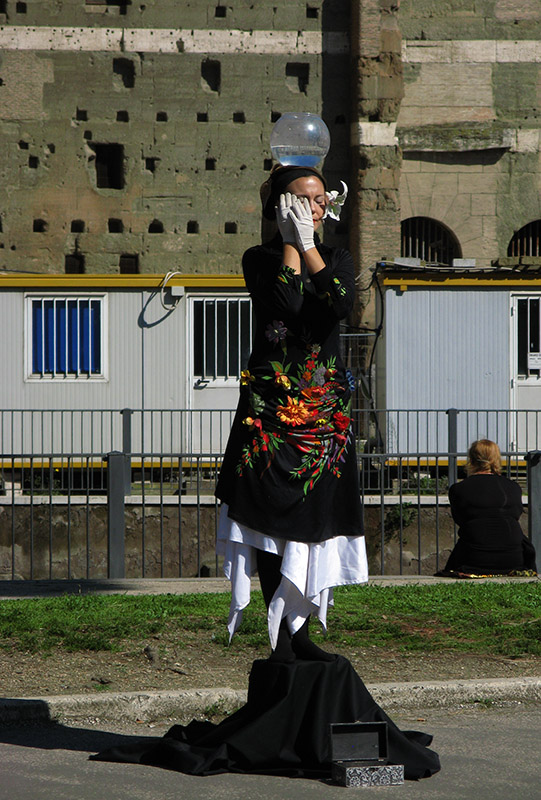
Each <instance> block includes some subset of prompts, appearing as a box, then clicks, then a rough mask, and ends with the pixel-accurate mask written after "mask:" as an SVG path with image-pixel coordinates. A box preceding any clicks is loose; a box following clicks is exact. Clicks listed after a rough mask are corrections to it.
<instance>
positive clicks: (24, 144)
mask: <svg viewBox="0 0 541 800" xmlns="http://www.w3.org/2000/svg"><path fill="white" fill-rule="evenodd" d="M29 147H30V145H29V144H28V142H25V141H24V139H21V140H20V141H19V150H28V148H29Z"/></svg>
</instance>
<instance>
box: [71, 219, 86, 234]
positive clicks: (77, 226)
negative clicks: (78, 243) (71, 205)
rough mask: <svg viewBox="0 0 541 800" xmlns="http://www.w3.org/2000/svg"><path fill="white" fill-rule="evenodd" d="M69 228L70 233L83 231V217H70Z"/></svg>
mask: <svg viewBox="0 0 541 800" xmlns="http://www.w3.org/2000/svg"><path fill="white" fill-rule="evenodd" d="M70 230H71V232H72V233H84V230H85V222H84V220H83V219H72V221H71V226H70Z"/></svg>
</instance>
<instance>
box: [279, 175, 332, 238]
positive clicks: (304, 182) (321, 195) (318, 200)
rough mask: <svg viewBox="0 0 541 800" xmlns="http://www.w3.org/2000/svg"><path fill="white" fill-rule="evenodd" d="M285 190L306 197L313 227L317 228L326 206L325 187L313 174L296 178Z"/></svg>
mask: <svg viewBox="0 0 541 800" xmlns="http://www.w3.org/2000/svg"><path fill="white" fill-rule="evenodd" d="M286 192H291V194H294V195H296V196H297V197H301V198H302V197H306V198H307V200H308V202H309V203H310V210H311V211H312V219H313V220H314V228H315V229H316V230H317V229H318V228H319V226H320V225H321V221H322V219H323V215H324V214H325V209H326V207H327V198H326V196H325V187H324V186H323V184H322V183H321V181H320V180H319V178H316V176H315V175H314V176H313V177H312V176H307V177H306V178H296V179H295V180H294V181H291V183H290V184H289V185H288V186H287V188H286Z"/></svg>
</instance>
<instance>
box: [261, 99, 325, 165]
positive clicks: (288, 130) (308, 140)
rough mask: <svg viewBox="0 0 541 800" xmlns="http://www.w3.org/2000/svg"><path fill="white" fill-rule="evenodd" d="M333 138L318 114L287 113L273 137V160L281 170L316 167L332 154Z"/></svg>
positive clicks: (278, 122) (273, 131)
mask: <svg viewBox="0 0 541 800" xmlns="http://www.w3.org/2000/svg"><path fill="white" fill-rule="evenodd" d="M330 144H331V135H330V133H329V129H328V128H327V126H326V125H325V123H324V122H323V120H322V119H321V117H318V116H317V114H310V113H309V112H305V111H299V112H287V113H286V114H282V116H281V117H280V119H279V120H278V121H277V122H276V123H275V124H274V127H273V129H272V131H271V136H270V147H271V153H272V157H273V158H274V159H275V161H278V162H279V163H280V164H282V166H284V167H286V166H295V167H317V165H318V164H319V163H321V161H323V159H324V158H325V156H326V155H327V153H328V152H329V147H330Z"/></svg>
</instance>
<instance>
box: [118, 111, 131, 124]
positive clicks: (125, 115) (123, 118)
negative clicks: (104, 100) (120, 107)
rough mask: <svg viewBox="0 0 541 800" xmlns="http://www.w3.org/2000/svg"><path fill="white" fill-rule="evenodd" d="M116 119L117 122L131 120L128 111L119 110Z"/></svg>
mask: <svg viewBox="0 0 541 800" xmlns="http://www.w3.org/2000/svg"><path fill="white" fill-rule="evenodd" d="M116 121H117V122H129V121H130V115H129V114H128V112H127V111H117V112H116Z"/></svg>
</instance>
